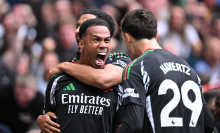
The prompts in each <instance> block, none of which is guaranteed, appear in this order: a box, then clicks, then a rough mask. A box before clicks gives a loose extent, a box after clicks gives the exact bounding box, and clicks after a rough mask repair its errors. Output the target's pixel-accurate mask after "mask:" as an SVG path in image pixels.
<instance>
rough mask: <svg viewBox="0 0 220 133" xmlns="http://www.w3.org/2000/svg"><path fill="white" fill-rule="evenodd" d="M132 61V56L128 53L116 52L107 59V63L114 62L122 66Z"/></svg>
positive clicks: (113, 63)
mask: <svg viewBox="0 0 220 133" xmlns="http://www.w3.org/2000/svg"><path fill="white" fill-rule="evenodd" d="M130 62H131V58H130V57H129V56H128V55H126V54H124V53H116V52H114V53H110V54H109V56H108V58H107V60H106V64H112V65H116V66H120V67H122V68H125V67H126V66H127V65H128V64H129V63H130Z"/></svg>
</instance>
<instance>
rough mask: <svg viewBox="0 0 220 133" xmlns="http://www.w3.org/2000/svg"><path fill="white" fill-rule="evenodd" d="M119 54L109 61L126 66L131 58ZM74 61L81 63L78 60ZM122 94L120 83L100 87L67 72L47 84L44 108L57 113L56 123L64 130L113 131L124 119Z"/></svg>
mask: <svg viewBox="0 0 220 133" xmlns="http://www.w3.org/2000/svg"><path fill="white" fill-rule="evenodd" d="M117 57H118V56H114V57H113V56H112V57H109V58H108V64H109V63H111V64H112V63H115V65H118V66H120V67H122V68H124V67H126V66H127V64H128V63H129V62H130V61H131V59H130V58H129V57H127V56H126V55H124V54H121V55H120V57H118V58H117ZM72 62H73V63H78V59H76V58H74V59H73V60H72ZM119 62H120V63H119ZM123 63H125V64H123ZM122 64H123V65H122ZM122 93H123V88H122V86H121V85H116V86H113V87H111V88H107V89H97V88H95V87H92V86H89V85H86V84H84V83H82V82H80V81H78V80H77V79H75V78H73V77H71V76H69V75H67V74H58V75H54V76H53V77H52V78H51V79H50V81H49V83H48V86H47V90H46V98H45V109H44V110H45V113H46V112H48V111H51V112H54V113H55V114H56V115H57V119H56V123H58V124H60V130H61V131H62V132H76V133H111V132H112V129H113V127H114V126H115V125H120V124H121V123H122V120H123V118H124V114H123V112H124V108H123V107H122V106H121V105H122V100H123V98H122Z"/></svg>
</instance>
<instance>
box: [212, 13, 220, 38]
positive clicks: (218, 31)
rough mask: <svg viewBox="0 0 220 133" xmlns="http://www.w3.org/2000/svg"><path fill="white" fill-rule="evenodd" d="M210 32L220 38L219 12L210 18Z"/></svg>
mask: <svg viewBox="0 0 220 133" xmlns="http://www.w3.org/2000/svg"><path fill="white" fill-rule="evenodd" d="M212 34H213V35H215V36H217V37H218V38H220V13H219V14H216V15H215V16H214V17H213V19H212Z"/></svg>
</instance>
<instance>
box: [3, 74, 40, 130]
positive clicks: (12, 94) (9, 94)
mask: <svg viewBox="0 0 220 133" xmlns="http://www.w3.org/2000/svg"><path fill="white" fill-rule="evenodd" d="M36 85H37V84H36V79H35V77H34V76H33V75H31V74H27V75H17V76H16V82H15V86H14V88H5V89H1V90H0V106H1V110H0V123H2V124H5V125H6V126H8V127H9V128H10V129H11V130H12V132H14V133H25V132H26V131H28V129H29V127H30V126H31V125H32V124H35V123H34V122H35V120H36V118H37V117H38V115H40V114H42V109H43V104H44V102H43V99H44V97H43V96H42V95H41V94H40V93H37V86H36Z"/></svg>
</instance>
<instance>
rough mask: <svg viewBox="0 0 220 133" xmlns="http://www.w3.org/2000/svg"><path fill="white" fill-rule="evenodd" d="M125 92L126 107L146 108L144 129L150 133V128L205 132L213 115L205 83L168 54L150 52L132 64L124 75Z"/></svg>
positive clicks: (164, 132)
mask: <svg viewBox="0 0 220 133" xmlns="http://www.w3.org/2000/svg"><path fill="white" fill-rule="evenodd" d="M123 88H124V94H123V105H125V106H126V105H128V104H136V105H140V106H143V107H145V109H146V112H145V114H143V115H144V116H143V117H142V118H145V120H144V124H143V125H144V126H143V128H145V129H146V130H148V133H149V131H150V130H149V128H150V129H152V130H151V131H150V132H152V133H204V132H205V131H204V127H205V123H208V122H209V121H206V120H205V117H206V116H209V114H206V113H207V112H206V111H204V108H207V104H206V102H205V100H204V98H203V95H202V90H201V81H200V79H199V77H198V76H197V74H196V73H195V71H194V70H193V69H192V68H191V67H190V66H189V65H188V64H187V63H186V62H185V61H184V60H183V59H181V58H179V57H177V56H175V55H173V54H172V53H170V52H168V51H167V50H163V49H156V50H146V52H145V53H144V54H143V55H142V56H140V57H139V58H137V59H136V60H134V61H133V62H131V63H130V64H129V65H128V66H127V67H126V68H125V69H124V72H123ZM208 113H210V112H208ZM146 115H147V116H146ZM209 120H212V119H211V118H210V119H209ZM211 123H212V121H211ZM145 129H143V130H142V132H143V133H146V132H147V131H146V130H145Z"/></svg>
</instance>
